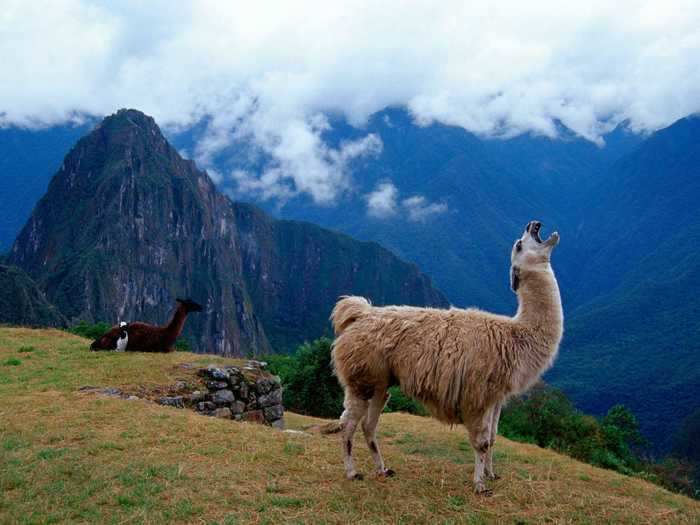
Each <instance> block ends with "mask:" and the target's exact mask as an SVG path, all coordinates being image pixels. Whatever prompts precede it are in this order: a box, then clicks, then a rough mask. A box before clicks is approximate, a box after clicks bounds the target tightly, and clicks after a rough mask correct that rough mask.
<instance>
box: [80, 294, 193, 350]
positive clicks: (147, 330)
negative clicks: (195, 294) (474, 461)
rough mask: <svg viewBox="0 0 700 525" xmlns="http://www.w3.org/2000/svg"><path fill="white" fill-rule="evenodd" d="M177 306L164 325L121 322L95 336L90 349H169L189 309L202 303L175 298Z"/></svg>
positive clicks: (180, 329)
mask: <svg viewBox="0 0 700 525" xmlns="http://www.w3.org/2000/svg"><path fill="white" fill-rule="evenodd" d="M176 301H177V302H178V305H177V309H176V310H175V313H174V314H173V317H172V319H171V320H170V322H169V323H168V324H167V325H165V326H154V325H152V324H146V323H138V322H136V323H129V324H126V323H121V324H120V325H119V326H114V327H112V328H111V329H110V330H109V331H108V332H106V333H105V334H103V335H102V336H101V337H99V338H98V339H96V340H95V341H94V342H93V343H92V344H91V345H90V350H118V351H127V352H172V351H173V350H174V348H173V345H174V344H175V341H176V340H177V338H178V337H180V334H181V333H182V327H183V326H185V319H186V318H187V314H188V313H190V312H201V311H202V307H201V306H200V305H198V304H197V303H195V302H194V301H192V300H191V299H176Z"/></svg>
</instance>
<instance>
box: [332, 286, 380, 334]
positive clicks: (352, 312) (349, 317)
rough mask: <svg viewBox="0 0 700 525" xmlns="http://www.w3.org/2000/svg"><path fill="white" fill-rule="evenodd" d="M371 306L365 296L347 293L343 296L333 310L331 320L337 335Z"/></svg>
mask: <svg viewBox="0 0 700 525" xmlns="http://www.w3.org/2000/svg"><path fill="white" fill-rule="evenodd" d="M371 307H372V305H371V304H370V303H369V301H368V300H367V299H365V298H364V297H357V296H347V295H345V296H343V297H341V298H340V300H339V301H338V302H337V303H335V308H333V312H331V322H332V323H333V330H334V331H335V335H340V334H342V333H343V332H344V331H345V330H346V329H347V327H348V326H350V325H351V324H352V323H354V322H355V321H357V319H358V318H359V317H361V316H362V315H364V314H366V313H367V311H368V310H369V309H370V308H371Z"/></svg>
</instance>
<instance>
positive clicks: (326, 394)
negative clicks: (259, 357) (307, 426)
mask: <svg viewBox="0 0 700 525" xmlns="http://www.w3.org/2000/svg"><path fill="white" fill-rule="evenodd" d="M331 344H332V341H331V340H330V339H328V338H326V337H322V338H321V339H317V340H316V341H314V342H312V343H305V344H303V345H301V346H300V347H299V348H298V349H297V351H296V354H295V355H294V356H275V357H268V358H266V360H267V362H268V369H269V370H270V371H271V372H272V373H274V374H277V375H279V376H280V379H281V380H282V385H283V386H284V394H283V395H284V399H283V402H284V406H285V407H286V408H288V409H289V410H292V411H294V412H299V413H301V414H307V415H312V416H318V417H334V418H337V417H339V416H340V414H341V413H342V411H343V391H342V389H341V388H340V385H339V384H338V379H337V378H336V377H335V375H333V369H332V366H331Z"/></svg>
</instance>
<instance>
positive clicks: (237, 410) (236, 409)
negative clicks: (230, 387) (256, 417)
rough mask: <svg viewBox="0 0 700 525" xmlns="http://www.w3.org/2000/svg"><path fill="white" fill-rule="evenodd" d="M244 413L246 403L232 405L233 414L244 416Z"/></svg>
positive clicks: (235, 402)
mask: <svg viewBox="0 0 700 525" xmlns="http://www.w3.org/2000/svg"><path fill="white" fill-rule="evenodd" d="M243 412H245V403H244V402H243V401H234V402H233V403H231V413H232V414H234V415H235V414H242V413H243Z"/></svg>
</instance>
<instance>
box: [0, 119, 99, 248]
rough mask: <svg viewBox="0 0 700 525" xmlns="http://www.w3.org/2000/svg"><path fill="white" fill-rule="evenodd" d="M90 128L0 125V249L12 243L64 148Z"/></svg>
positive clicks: (60, 159)
mask: <svg viewBox="0 0 700 525" xmlns="http://www.w3.org/2000/svg"><path fill="white" fill-rule="evenodd" d="M89 129H90V128H89V126H88V125H87V124H81V125H63V126H54V127H50V128H46V129H24V128H16V127H8V128H3V127H0V252H4V251H7V250H9V248H10V246H12V242H13V241H14V240H15V237H16V236H17V233H18V232H19V230H20V229H21V228H22V226H23V225H24V223H25V222H27V219H28V218H29V215H30V214H31V212H32V208H34V205H35V204H36V202H37V201H38V200H39V198H40V197H41V196H42V195H43V194H44V192H45V191H46V187H47V186H48V185H49V180H51V177H52V175H53V174H54V173H56V170H57V169H58V167H59V166H60V165H61V161H62V160H63V157H64V156H65V155H66V152H67V151H68V150H69V149H70V147H71V146H72V145H73V144H75V142H76V141H77V140H78V139H79V138H80V137H81V136H82V135H84V134H85V133H87V131H89Z"/></svg>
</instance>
